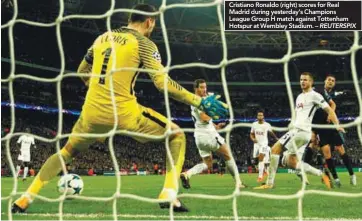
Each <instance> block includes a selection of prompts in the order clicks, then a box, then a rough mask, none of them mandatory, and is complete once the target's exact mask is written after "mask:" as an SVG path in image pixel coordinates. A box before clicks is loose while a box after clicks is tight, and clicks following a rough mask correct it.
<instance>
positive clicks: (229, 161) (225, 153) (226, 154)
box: [215, 144, 246, 188]
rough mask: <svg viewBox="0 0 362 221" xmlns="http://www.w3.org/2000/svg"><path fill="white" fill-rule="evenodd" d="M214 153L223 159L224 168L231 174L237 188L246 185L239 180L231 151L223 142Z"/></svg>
mask: <svg viewBox="0 0 362 221" xmlns="http://www.w3.org/2000/svg"><path fill="white" fill-rule="evenodd" d="M215 153H216V154H217V155H219V156H220V157H222V158H223V159H224V160H225V164H226V168H227V169H228V170H229V172H230V174H231V176H232V177H233V178H234V180H235V182H236V185H237V186H238V187H239V188H245V187H246V186H245V185H244V184H243V182H242V181H241V180H240V176H239V171H238V167H237V165H236V163H235V160H234V159H233V158H232V157H231V152H230V150H229V148H228V147H227V145H226V144H223V145H222V146H221V147H220V148H219V149H218V150H217V151H216V152H215Z"/></svg>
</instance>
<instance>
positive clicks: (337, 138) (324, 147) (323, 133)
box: [304, 75, 357, 187]
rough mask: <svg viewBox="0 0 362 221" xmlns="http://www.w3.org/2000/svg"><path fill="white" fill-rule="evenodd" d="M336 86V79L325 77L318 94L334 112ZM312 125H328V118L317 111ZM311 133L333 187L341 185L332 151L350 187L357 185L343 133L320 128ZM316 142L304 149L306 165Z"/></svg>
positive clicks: (330, 76) (337, 93) (320, 111)
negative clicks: (340, 164)
mask: <svg viewBox="0 0 362 221" xmlns="http://www.w3.org/2000/svg"><path fill="white" fill-rule="evenodd" d="M335 84H336V78H335V76H333V75H327V77H326V79H325V81H324V88H323V89H322V90H320V91H319V93H320V94H322V96H323V97H324V99H325V100H326V101H327V102H328V103H329V105H330V106H331V108H332V109H334V110H336V106H337V105H336V103H335V102H334V100H335V99H336V98H337V96H340V95H341V94H343V93H341V92H337V91H335V90H334V87H335ZM312 123H313V124H330V120H329V119H328V116H327V115H326V114H325V113H324V112H323V111H322V110H319V109H318V110H317V111H316V113H315V115H314V118H313V122H312ZM313 131H314V132H315V133H316V134H317V135H318V138H319V146H320V147H321V151H322V152H323V155H324V158H325V161H326V164H327V166H328V169H329V171H330V172H331V174H332V176H333V179H334V181H335V185H336V186H338V187H340V186H341V183H340V180H339V178H338V175H337V172H336V168H335V164H334V161H333V158H332V154H331V152H332V151H338V153H339V155H340V156H341V158H342V160H343V163H344V165H345V166H346V168H347V170H348V172H349V175H350V177H351V178H350V183H351V184H352V185H354V186H355V185H357V179H356V175H355V174H354V173H353V169H352V164H351V160H350V158H349V156H348V154H347V153H346V152H345V148H344V146H343V144H344V135H343V133H341V132H339V131H337V130H336V129H320V128H313ZM315 143H316V141H315V140H314V141H312V142H311V145H310V146H309V147H308V148H306V152H305V155H304V161H305V162H307V163H308V161H310V160H311V158H312V157H311V155H312V154H313V151H312V150H311V148H310V147H311V146H313V145H315Z"/></svg>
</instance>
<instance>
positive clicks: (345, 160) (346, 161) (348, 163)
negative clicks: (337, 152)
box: [341, 153, 354, 176]
mask: <svg viewBox="0 0 362 221" xmlns="http://www.w3.org/2000/svg"><path fill="white" fill-rule="evenodd" d="M341 158H342V160H343V163H344V165H345V166H346V168H347V170H348V173H349V175H350V176H352V175H353V174H354V172H353V169H352V163H351V160H350V159H349V156H348V155H347V154H346V153H345V154H343V155H342V156H341Z"/></svg>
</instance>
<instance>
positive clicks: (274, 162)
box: [267, 154, 280, 185]
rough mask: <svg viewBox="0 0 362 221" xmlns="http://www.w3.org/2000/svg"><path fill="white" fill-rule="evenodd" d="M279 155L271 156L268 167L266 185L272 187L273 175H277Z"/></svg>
mask: <svg viewBox="0 0 362 221" xmlns="http://www.w3.org/2000/svg"><path fill="white" fill-rule="evenodd" d="M279 157H280V156H279V155H278V154H272V155H271V157H270V158H271V159H270V165H269V174H268V181H267V184H268V185H274V179H275V174H276V173H277V169H278V165H279Z"/></svg>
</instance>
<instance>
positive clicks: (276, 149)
mask: <svg viewBox="0 0 362 221" xmlns="http://www.w3.org/2000/svg"><path fill="white" fill-rule="evenodd" d="M282 150H283V147H282V144H281V143H280V142H279V141H277V142H276V143H275V144H274V145H273V147H272V149H271V156H270V158H271V159H270V166H269V172H268V178H267V183H266V184H265V185H262V186H260V187H256V188H254V189H271V188H273V187H274V179H275V174H276V172H277V169H278V165H279V158H280V154H281V152H282Z"/></svg>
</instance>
